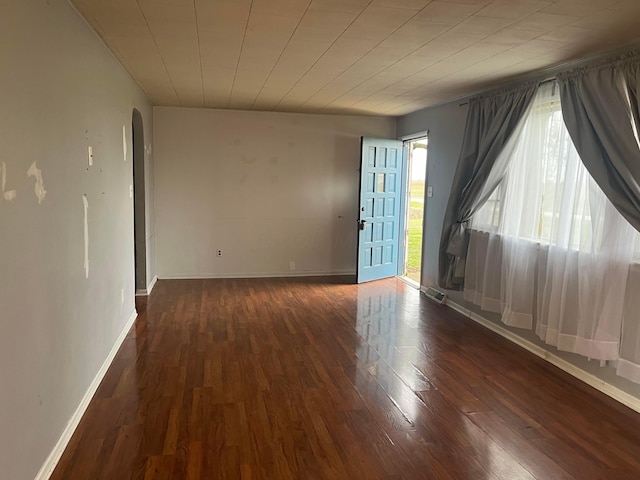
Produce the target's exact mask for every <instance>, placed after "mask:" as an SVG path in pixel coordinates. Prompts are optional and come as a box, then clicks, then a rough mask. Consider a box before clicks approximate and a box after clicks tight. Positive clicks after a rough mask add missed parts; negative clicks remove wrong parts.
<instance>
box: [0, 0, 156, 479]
mask: <svg viewBox="0 0 640 480" xmlns="http://www.w3.org/2000/svg"><path fill="white" fill-rule="evenodd" d="M0 59H1V61H0V63H1V64H2V75H0V105H2V107H1V108H0V146H1V147H2V148H1V149H0V167H1V165H2V163H4V164H6V184H5V188H4V192H0V306H1V307H0V320H1V321H0V326H1V328H2V334H1V335H0V388H1V394H0V478H3V479H11V480H23V479H32V478H34V477H35V476H36V474H37V473H38V471H39V469H40V468H41V466H42V465H43V462H45V459H46V458H47V457H48V455H49V454H50V452H52V449H53V448H54V446H55V445H56V442H57V441H58V439H59V437H60V436H61V434H62V433H63V430H64V429H65V426H66V425H67V422H69V420H70V419H71V417H72V415H73V414H74V412H75V411H76V409H77V407H78V406H79V404H80V402H81V400H82V399H83V396H84V395H85V392H87V390H88V388H89V387H90V385H91V383H92V381H93V380H94V377H95V376H96V374H97V373H98V371H99V369H100V368H101V365H102V364H103V362H104V361H105V359H106V358H107V356H108V355H109V352H110V351H111V349H112V347H113V346H114V344H115V342H116V340H117V339H118V337H119V335H120V333H121V331H122V330H123V327H124V326H125V325H126V324H127V321H128V319H130V318H131V315H132V313H133V312H134V297H133V295H134V278H133V277H134V269H133V225H132V222H133V214H132V212H133V209H132V200H131V199H130V197H129V186H130V184H131V183H132V162H131V159H132V157H131V151H132V148H131V115H132V109H133V108H134V107H136V108H138V109H139V110H140V111H141V113H142V114H143V117H144V121H145V122H146V129H147V132H146V138H147V141H148V142H151V139H152V137H151V135H152V128H151V127H152V111H151V106H150V104H149V103H148V102H147V100H146V98H145V97H144V95H143V94H142V92H141V91H140V90H139V88H138V87H137V86H136V85H135V84H134V83H133V81H132V80H131V78H130V77H129V76H128V74H127V73H126V72H125V71H124V69H123V68H122V67H121V66H120V64H119V63H118V62H117V61H116V60H115V59H114V58H113V56H112V55H111V53H109V52H108V50H107V49H106V48H105V47H104V46H103V44H102V42H101V41H100V40H99V39H98V37H97V36H96V35H95V34H94V33H93V32H92V31H91V30H90V29H89V27H87V26H86V24H85V23H84V21H83V20H82V19H81V18H80V17H79V16H78V14H77V13H76V12H75V11H74V10H73V9H72V7H71V6H70V5H69V4H68V3H67V2H66V1H65V0H49V1H43V0H20V1H11V2H3V3H2V14H1V15H0ZM123 126H124V127H125V130H126V135H127V141H128V143H129V145H128V149H127V150H128V153H127V158H126V161H125V160H124V157H123V140H122V137H123V135H122V128H123ZM88 145H92V146H93V149H94V166H93V167H91V168H89V167H88V161H87V146H88ZM148 161H149V162H150V159H149V160H148ZM34 162H35V163H36V165H37V168H39V169H41V171H42V179H43V181H44V189H45V190H46V195H45V196H44V198H42V201H41V202H39V201H38V198H37V197H36V192H35V185H36V178H34V177H28V176H27V171H28V169H29V168H30V166H31V165H32V163H34ZM12 190H15V198H14V199H13V200H8V199H6V198H5V195H4V193H9V191H12ZM150 192H152V189H150ZM83 195H86V198H87V200H88V205H89V209H88V234H89V235H88V238H89V247H88V257H89V262H90V263H89V277H88V278H85V268H84V252H85V241H84V238H85V236H84V205H83ZM9 196H10V195H7V197H9ZM150 200H151V201H150V205H151V207H152V205H153V201H152V199H150ZM151 207H150V208H151ZM150 213H151V215H150V219H151V220H152V219H153V215H152V212H150ZM150 254H151V255H153V252H150ZM152 273H153V272H152Z"/></svg>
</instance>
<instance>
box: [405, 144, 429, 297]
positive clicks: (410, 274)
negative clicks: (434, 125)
mask: <svg viewBox="0 0 640 480" xmlns="http://www.w3.org/2000/svg"><path fill="white" fill-rule="evenodd" d="M427 143H428V142H427V138H426V137H424V138H418V139H415V140H409V141H407V142H406V144H407V177H406V178H407V195H406V197H405V198H406V202H405V225H406V227H405V239H404V245H405V252H404V268H403V274H402V276H403V277H405V278H407V279H409V280H411V281H413V282H415V283H417V284H418V285H420V272H421V267H422V237H423V223H424V202H425V184H426V176H427Z"/></svg>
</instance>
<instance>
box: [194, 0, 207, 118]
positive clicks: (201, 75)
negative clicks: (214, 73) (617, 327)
mask: <svg viewBox="0 0 640 480" xmlns="http://www.w3.org/2000/svg"><path fill="white" fill-rule="evenodd" d="M196 1H197V0H193V14H194V15H195V17H196V37H197V38H198V60H199V61H200V87H201V89H202V106H203V107H206V106H207V99H206V97H205V95H204V75H203V74H202V50H201V48H200V23H199V22H198V7H197V6H196Z"/></svg>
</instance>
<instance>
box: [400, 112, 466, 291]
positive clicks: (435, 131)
mask: <svg viewBox="0 0 640 480" xmlns="http://www.w3.org/2000/svg"><path fill="white" fill-rule="evenodd" d="M466 118H467V106H466V105H463V106H460V102H453V103H447V104H445V105H441V106H438V107H433V108H428V109H424V110H419V111H417V112H415V113H411V114H409V115H405V116H403V117H400V118H398V136H399V137H404V136H407V135H412V134H414V133H418V132H424V131H425V130H428V131H429V148H428V151H427V185H429V186H431V187H433V196H432V197H431V198H427V199H425V200H426V204H425V228H424V239H423V241H424V255H423V256H422V282H423V284H424V285H425V286H432V285H436V284H437V281H438V246H439V245H440V236H441V235H442V221H443V219H444V214H445V211H446V209H447V202H448V201H449V193H450V191H451V185H452V183H453V175H454V173H455V170H456V166H457V165H458V155H459V154H460V147H461V146H462V134H463V131H464V124H465V121H466Z"/></svg>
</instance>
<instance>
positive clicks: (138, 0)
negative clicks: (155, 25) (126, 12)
mask: <svg viewBox="0 0 640 480" xmlns="http://www.w3.org/2000/svg"><path fill="white" fill-rule="evenodd" d="M136 5H137V6H138V9H139V10H140V15H142V19H143V20H144V23H145V25H146V26H147V30H149V35H151V38H152V39H153V44H154V45H155V46H156V50H157V51H158V56H159V57H160V60H161V61H162V65H163V66H164V70H165V72H167V78H168V79H169V83H170V84H171V88H173V93H175V95H176V99H177V100H178V103H180V106H183V105H182V100H181V99H180V95H178V90H176V86H175V85H174V83H173V80H172V79H171V74H170V73H169V69H168V68H167V64H166V62H165V61H164V57H163V56H162V52H160V47H159V46H158V41H157V40H156V37H155V35H154V34H153V30H151V26H150V25H149V21H148V20H147V17H146V15H145V14H144V10H142V6H141V5H140V0H136Z"/></svg>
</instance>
